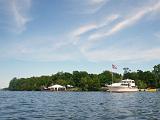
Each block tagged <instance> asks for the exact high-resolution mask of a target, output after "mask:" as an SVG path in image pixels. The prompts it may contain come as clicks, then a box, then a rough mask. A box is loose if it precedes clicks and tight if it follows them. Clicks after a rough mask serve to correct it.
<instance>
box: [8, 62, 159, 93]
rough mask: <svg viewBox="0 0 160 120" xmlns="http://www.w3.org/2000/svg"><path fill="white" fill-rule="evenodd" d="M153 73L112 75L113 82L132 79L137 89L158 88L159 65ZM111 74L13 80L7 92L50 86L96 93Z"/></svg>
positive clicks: (126, 71)
mask: <svg viewBox="0 0 160 120" xmlns="http://www.w3.org/2000/svg"><path fill="white" fill-rule="evenodd" d="M153 68H154V69H153V71H142V70H137V71H136V72H131V70H130V69H129V68H124V69H123V70H124V74H123V76H121V74H118V73H113V74H114V75H113V82H119V81H120V80H121V79H122V77H123V79H127V78H130V79H133V80H135V82H136V85H137V86H138V88H141V89H145V88H148V87H157V88H158V87H160V64H159V65H155V66H154V67H153ZM111 82H112V73H111V72H110V71H104V72H102V73H100V74H89V73H87V72H86V71H73V73H68V72H58V73H56V74H54V75H51V76H41V77H31V78H19V79H17V78H13V79H12V80H11V81H10V84H9V90H28V91H29V90H41V88H42V87H43V86H45V87H48V86H50V85H52V84H60V85H64V86H66V85H72V86H74V87H75V88H77V90H79V91H98V90H100V88H101V87H103V86H105V84H111Z"/></svg>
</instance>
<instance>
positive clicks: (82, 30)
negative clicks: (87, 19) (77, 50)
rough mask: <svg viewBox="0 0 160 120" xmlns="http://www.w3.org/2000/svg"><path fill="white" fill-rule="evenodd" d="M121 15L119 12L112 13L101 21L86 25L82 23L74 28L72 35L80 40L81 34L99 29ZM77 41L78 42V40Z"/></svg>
mask: <svg viewBox="0 0 160 120" xmlns="http://www.w3.org/2000/svg"><path fill="white" fill-rule="evenodd" d="M119 17H120V16H119V15H118V14H112V15H109V16H107V17H106V18H105V19H103V20H102V21H100V22H97V23H96V22H94V23H90V24H86V25H82V26H80V27H78V28H77V29H75V30H73V32H71V33H70V36H71V37H72V38H73V39H75V40H77V41H78V40H79V39H80V37H81V35H83V34H85V33H87V32H89V31H91V30H98V29H100V28H102V27H105V26H107V25H108V24H110V23H112V22H113V21H115V20H117V19H118V18H119ZM77 41H76V42H77Z"/></svg>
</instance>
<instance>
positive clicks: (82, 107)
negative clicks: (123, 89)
mask: <svg viewBox="0 0 160 120" xmlns="http://www.w3.org/2000/svg"><path fill="white" fill-rule="evenodd" d="M159 96H160V93H159V92H157V93H146V92H137V93H106V92H10V91H1V92H0V101H1V103H0V120H14V119H15V120H17V119H18V120H53V119H57V120H58V119H59V120H62V119H66V120H90V119H92V120H97V119H100V120H106V119H115V120H121V119H124V120H136V119H137V120H146V119H148V120H158V119H159V115H160V111H159V110H160V102H159V101H160V97H159Z"/></svg>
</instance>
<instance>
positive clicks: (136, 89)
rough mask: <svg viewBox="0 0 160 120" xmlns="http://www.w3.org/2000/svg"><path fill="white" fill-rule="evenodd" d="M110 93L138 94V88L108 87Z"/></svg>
mask: <svg viewBox="0 0 160 120" xmlns="http://www.w3.org/2000/svg"><path fill="white" fill-rule="evenodd" d="M108 90H109V91H110V92H137V91H139V90H138V88H133V87H121V86H108Z"/></svg>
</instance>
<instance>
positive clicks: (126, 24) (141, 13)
mask: <svg viewBox="0 0 160 120" xmlns="http://www.w3.org/2000/svg"><path fill="white" fill-rule="evenodd" d="M159 10H160V2H158V3H156V4H154V5H150V6H147V7H145V8H143V9H142V10H140V11H138V12H136V13H135V14H133V15H131V16H130V17H127V18H126V19H124V20H123V21H121V22H119V23H117V24H116V25H115V26H113V27H112V28H111V29H110V30H108V31H107V32H103V33H102V32H99V33H94V34H92V35H90V36H89V40H91V41H94V40H99V39H100V38H102V37H107V36H110V35H113V34H115V33H117V32H118V31H121V30H123V29H125V28H127V27H129V26H131V25H134V24H135V23H137V22H138V21H139V20H140V19H142V18H143V17H144V16H145V15H147V14H149V13H151V12H155V11H159Z"/></svg>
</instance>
